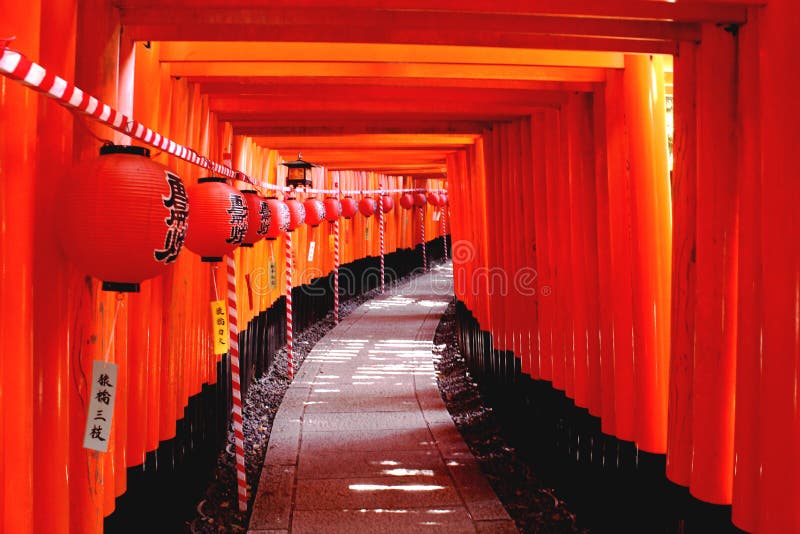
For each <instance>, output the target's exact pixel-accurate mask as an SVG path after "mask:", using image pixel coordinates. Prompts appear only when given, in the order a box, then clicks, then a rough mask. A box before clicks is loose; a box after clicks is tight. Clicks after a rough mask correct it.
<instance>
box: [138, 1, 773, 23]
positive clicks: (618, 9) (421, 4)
mask: <svg viewBox="0 0 800 534" xmlns="http://www.w3.org/2000/svg"><path fill="white" fill-rule="evenodd" d="M748 4H749V5H757V2H755V1H754V0H706V1H692V2H677V3H675V2H668V1H659V0H606V1H605V2H603V3H602V4H598V3H595V2H586V1H585V0H562V1H561V2H558V3H557V4H553V3H552V2H548V1H547V0H512V1H507V2H504V3H503V5H502V7H501V8H498V6H487V4H486V3H485V2H483V1H480V0H470V1H466V2H465V1H460V0H433V1H427V0H381V1H380V2H377V3H376V2H373V5H374V6H375V7H376V8H378V7H379V8H382V9H415V10H436V11H456V12H465V13H480V12H484V11H487V10H489V9H491V10H492V11H494V12H498V11H501V12H503V13H509V14H541V15H567V16H604V17H630V18H636V19H654V20H677V21H686V22H716V21H721V22H744V21H745V20H747V19H746V15H745V10H744V8H743V7H741V6H745V5H748ZM149 5H151V4H150V3H149V2H148V1H146V0H125V1H124V2H122V6H123V7H125V8H136V7H147V6H149ZM174 5H176V6H179V5H191V6H192V7H200V6H203V7H215V6H217V5H219V4H218V3H217V2H216V1H215V0H198V1H193V2H191V3H188V2H187V1H186V0H182V1H178V2H175V3H174ZM229 5H230V6H231V7H233V6H236V7H255V6H282V7H306V8H317V7H350V8H352V7H364V2H360V1H359V0H343V1H340V0H276V1H271V0H232V1H231V2H230V3H229Z"/></svg>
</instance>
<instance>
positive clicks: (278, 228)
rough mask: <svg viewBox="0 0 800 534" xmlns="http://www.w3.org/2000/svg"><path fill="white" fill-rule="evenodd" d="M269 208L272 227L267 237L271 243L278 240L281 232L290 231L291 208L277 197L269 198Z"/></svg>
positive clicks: (270, 226)
mask: <svg viewBox="0 0 800 534" xmlns="http://www.w3.org/2000/svg"><path fill="white" fill-rule="evenodd" d="M267 207H268V208H269V214H270V225H269V230H268V231H267V236H266V237H267V239H269V240H270V241H271V240H273V239H277V238H278V236H279V235H281V232H286V231H288V230H289V206H287V205H286V203H285V202H283V201H282V200H280V199H278V198H276V197H269V198H268V199H267Z"/></svg>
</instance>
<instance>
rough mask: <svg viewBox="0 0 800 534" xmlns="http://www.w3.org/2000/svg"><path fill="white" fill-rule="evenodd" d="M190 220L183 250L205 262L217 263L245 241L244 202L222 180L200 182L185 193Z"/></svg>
mask: <svg viewBox="0 0 800 534" xmlns="http://www.w3.org/2000/svg"><path fill="white" fill-rule="evenodd" d="M187 194H188V196H189V205H190V206H191V210H192V211H191V219H190V221H189V230H188V231H187V232H186V248H188V249H189V250H191V251H192V252H194V253H195V254H198V255H199V256H200V259H201V260H202V261H205V262H218V261H222V258H223V257H224V256H225V255H226V254H228V253H229V252H232V251H233V249H235V248H236V247H237V246H239V245H240V244H241V243H242V241H243V240H244V237H245V235H246V234H247V227H248V210H247V201H246V200H245V198H244V195H243V194H242V193H241V192H239V190H238V189H236V188H235V187H233V186H232V185H229V184H228V183H227V182H226V180H225V178H219V177H215V176H210V177H206V178H200V179H199V180H198V181H197V184H195V185H193V186H191V187H189V188H188V190H187Z"/></svg>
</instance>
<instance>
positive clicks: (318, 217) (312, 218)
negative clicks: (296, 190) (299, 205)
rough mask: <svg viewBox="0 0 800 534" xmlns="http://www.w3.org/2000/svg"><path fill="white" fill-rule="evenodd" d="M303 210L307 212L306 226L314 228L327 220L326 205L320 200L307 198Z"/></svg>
mask: <svg viewBox="0 0 800 534" xmlns="http://www.w3.org/2000/svg"><path fill="white" fill-rule="evenodd" d="M303 208H304V209H305V210H306V221H305V222H306V224H307V225H309V226H311V227H312V228H313V227H315V226H319V223H321V222H322V221H324V220H325V204H323V203H322V201H321V200H320V199H318V198H314V197H311V198H307V199H306V200H305V202H303Z"/></svg>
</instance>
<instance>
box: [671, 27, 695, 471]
mask: <svg viewBox="0 0 800 534" xmlns="http://www.w3.org/2000/svg"><path fill="white" fill-rule="evenodd" d="M680 51H681V53H680V56H678V57H676V58H675V78H676V84H675V127H674V128H675V149H674V165H673V169H674V170H673V173H672V221H673V223H672V243H673V249H672V310H671V312H672V315H671V332H672V339H671V355H670V385H669V420H668V425H669V426H668V438H667V477H668V478H669V479H670V480H672V481H673V482H675V483H677V484H680V485H682V486H689V475H690V472H691V465H692V389H693V387H694V379H693V375H694V358H695V306H696V291H697V287H696V284H697V282H696V277H697V274H696V254H697V222H696V219H697V178H698V177H697V157H698V154H697V148H698V146H697V131H698V130H697V59H696V55H697V45H695V44H692V43H682V44H681V50H680Z"/></svg>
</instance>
